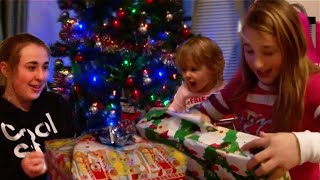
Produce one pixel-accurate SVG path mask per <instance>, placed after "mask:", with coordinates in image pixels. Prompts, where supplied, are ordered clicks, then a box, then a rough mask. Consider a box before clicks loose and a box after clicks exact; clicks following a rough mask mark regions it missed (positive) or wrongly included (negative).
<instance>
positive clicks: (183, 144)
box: [136, 108, 290, 180]
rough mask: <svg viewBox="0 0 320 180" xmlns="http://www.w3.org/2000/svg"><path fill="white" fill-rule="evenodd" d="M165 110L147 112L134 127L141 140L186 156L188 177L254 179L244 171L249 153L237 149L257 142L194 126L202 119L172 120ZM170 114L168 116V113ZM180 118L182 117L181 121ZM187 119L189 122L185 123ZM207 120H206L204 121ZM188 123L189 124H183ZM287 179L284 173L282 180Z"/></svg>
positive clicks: (241, 135)
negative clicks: (154, 142)
mask: <svg viewBox="0 0 320 180" xmlns="http://www.w3.org/2000/svg"><path fill="white" fill-rule="evenodd" d="M166 111H167V110H166V109H165V108H156V109H152V110H150V111H149V112H148V113H147V114H145V115H144V117H143V118H142V119H141V120H140V121H139V122H138V124H137V125H136V127H137V129H138V131H139V133H140V135H141V136H143V137H145V138H147V139H149V140H152V141H156V142H160V143H164V144H167V145H170V146H172V147H175V148H176V149H178V150H180V151H181V152H183V153H184V154H186V155H188V157H189V160H188V174H189V175H190V176H192V177H195V178H197V179H230V180H231V179H257V178H258V177H255V175H254V174H253V172H252V171H248V170H247V169H246V164H247V162H248V160H249V158H250V157H249V156H250V154H249V153H245V152H242V151H241V150H240V147H241V146H242V145H244V144H245V143H247V142H249V141H251V140H253V139H255V138H257V137H256V136H253V135H250V134H246V133H242V132H237V131H235V130H231V129H227V128H224V127H220V126H213V127H211V128H210V129H211V130H210V131H209V132H204V131H200V130H203V127H202V128H201V126H200V127H199V125H197V124H195V123H193V122H195V121H197V118H199V119H198V120H199V122H201V121H203V119H202V118H204V117H203V115H202V114H201V115H200V114H199V112H198V114H197V113H196V114H193V115H192V116H191V117H190V116H189V115H190V114H188V116H183V115H182V116H180V117H177V116H171V115H168V113H166ZM169 114H170V113H169ZM181 117H185V118H184V119H183V118H181ZM188 118H189V119H188ZM206 118H207V117H206ZM186 119H188V120H186ZM282 178H283V179H290V177H289V174H288V173H287V174H286V175H284V176H283V177H282Z"/></svg>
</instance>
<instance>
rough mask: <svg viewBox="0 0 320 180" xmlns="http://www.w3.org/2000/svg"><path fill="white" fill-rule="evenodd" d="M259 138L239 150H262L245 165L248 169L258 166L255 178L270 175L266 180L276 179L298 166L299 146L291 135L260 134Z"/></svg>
mask: <svg viewBox="0 0 320 180" xmlns="http://www.w3.org/2000/svg"><path fill="white" fill-rule="evenodd" d="M260 137H261V138H258V139H255V140H253V141H251V142H249V143H247V144H245V145H244V146H243V147H242V148H241V149H242V150H244V151H247V150H249V151H251V150H252V149H257V148H263V149H262V150H261V151H260V152H258V153H256V154H255V155H254V156H253V157H252V158H251V159H250V160H249V162H248V165H247V168H248V169H254V168H255V167H257V165H259V164H260V166H258V168H257V169H256V170H255V174H256V175H257V176H261V175H268V174H269V173H270V174H269V175H268V176H269V177H268V179H277V178H280V177H281V176H283V175H284V174H285V173H286V171H288V170H290V169H291V168H293V167H295V166H297V165H299V161H300V152H299V147H298V146H299V145H298V142H297V139H296V137H295V135H294V134H293V133H264V132H260Z"/></svg>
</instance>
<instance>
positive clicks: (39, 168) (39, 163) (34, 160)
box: [21, 151, 47, 178]
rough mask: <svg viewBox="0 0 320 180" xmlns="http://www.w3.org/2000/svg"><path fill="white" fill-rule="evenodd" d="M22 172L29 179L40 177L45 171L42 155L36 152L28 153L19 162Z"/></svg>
mask: <svg viewBox="0 0 320 180" xmlns="http://www.w3.org/2000/svg"><path fill="white" fill-rule="evenodd" d="M21 166H22V169H23V171H24V172H25V173H26V174H27V175H28V176H29V177H31V178H34V177H37V176H40V175H42V174H44V173H45V172H46V171H47V167H46V162H45V158H44V154H43V153H42V152H38V151H32V152H30V153H29V154H28V155H27V156H26V157H24V158H23V159H22V161H21Z"/></svg>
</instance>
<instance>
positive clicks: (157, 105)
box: [154, 100, 164, 107]
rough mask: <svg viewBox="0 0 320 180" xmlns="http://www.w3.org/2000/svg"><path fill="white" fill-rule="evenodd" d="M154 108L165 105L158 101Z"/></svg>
mask: <svg viewBox="0 0 320 180" xmlns="http://www.w3.org/2000/svg"><path fill="white" fill-rule="evenodd" d="M154 107H164V105H163V104H162V102H161V101H160V100H157V101H156V102H155V103H154Z"/></svg>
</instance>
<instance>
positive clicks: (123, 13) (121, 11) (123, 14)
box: [118, 8, 126, 18]
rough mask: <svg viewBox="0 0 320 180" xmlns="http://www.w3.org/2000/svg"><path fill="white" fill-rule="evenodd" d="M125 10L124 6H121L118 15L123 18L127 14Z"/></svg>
mask: <svg viewBox="0 0 320 180" xmlns="http://www.w3.org/2000/svg"><path fill="white" fill-rule="evenodd" d="M125 14H126V13H125V11H124V10H123V9H122V8H120V9H119V10H118V17H119V18H122V17H124V16H125Z"/></svg>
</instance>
